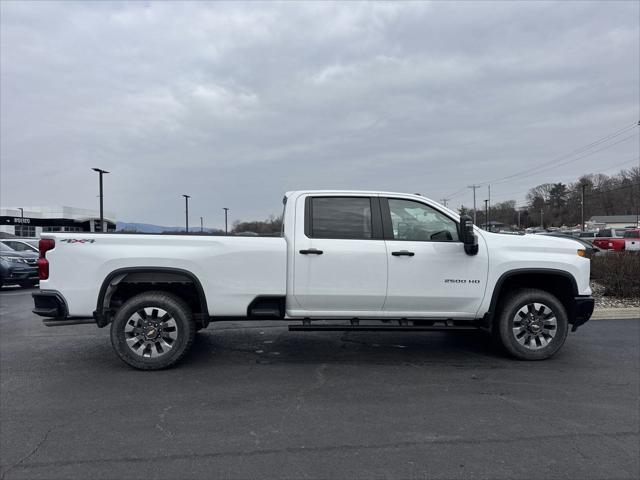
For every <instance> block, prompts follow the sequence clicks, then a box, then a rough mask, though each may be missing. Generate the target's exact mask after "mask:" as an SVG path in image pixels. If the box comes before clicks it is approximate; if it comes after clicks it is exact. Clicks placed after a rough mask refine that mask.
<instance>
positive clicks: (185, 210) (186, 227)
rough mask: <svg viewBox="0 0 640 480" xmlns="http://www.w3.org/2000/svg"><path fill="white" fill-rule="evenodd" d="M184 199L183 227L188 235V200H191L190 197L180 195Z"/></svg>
mask: <svg viewBox="0 0 640 480" xmlns="http://www.w3.org/2000/svg"><path fill="white" fill-rule="evenodd" d="M182 196H183V197H184V207H185V209H184V226H185V231H186V232H187V233H189V199H190V198H191V195H184V194H183V195H182Z"/></svg>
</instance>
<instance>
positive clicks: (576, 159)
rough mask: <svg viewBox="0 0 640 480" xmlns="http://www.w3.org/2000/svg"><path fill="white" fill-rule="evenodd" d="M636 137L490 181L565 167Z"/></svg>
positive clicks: (505, 180)
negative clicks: (562, 160) (553, 163)
mask: <svg viewBox="0 0 640 480" xmlns="http://www.w3.org/2000/svg"><path fill="white" fill-rule="evenodd" d="M634 137H635V134H631V135H629V136H628V137H624V138H623V139H621V140H618V141H617V142H614V143H610V144H609V145H605V146H604V147H602V148H599V149H597V150H593V151H591V152H588V153H585V154H584V155H581V156H579V157H575V158H571V159H569V160H565V161H564V162H560V163H556V164H555V165H549V166H547V167H542V168H540V167H535V168H532V169H530V170H527V171H524V172H521V173H518V174H514V175H510V176H508V177H503V178H502V179H501V180H495V181H492V182H490V183H492V184H497V183H504V182H507V181H509V180H512V179H513V178H515V177H519V176H521V175H526V174H528V173H533V172H536V174H538V173H543V172H548V171H549V170H553V169H556V168H558V167H563V166H565V165H568V164H570V163H573V162H577V161H578V160H582V159H583V158H586V157H589V156H591V155H594V154H596V153H598V152H602V151H603V150H606V149H607V148H611V147H613V146H615V145H618V144H620V143H623V142H626V141H627V140H629V139H631V138H634ZM486 183H489V182H484V183H482V185H485V184H486Z"/></svg>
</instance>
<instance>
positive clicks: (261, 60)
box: [0, 2, 640, 226]
mask: <svg viewBox="0 0 640 480" xmlns="http://www.w3.org/2000/svg"><path fill="white" fill-rule="evenodd" d="M0 8H1V14H2V15H1V22H2V23H1V27H2V29H1V33H0V34H1V38H0V40H1V44H0V48H1V50H0V53H1V58H0V60H1V77H0V81H1V84H0V87H1V90H0V93H1V100H2V101H1V105H0V115H1V117H0V120H1V123H0V134H1V140H2V142H1V144H0V149H1V160H2V164H1V170H2V180H1V184H0V186H1V187H2V188H1V190H2V191H1V200H2V204H3V205H30V204H31V205H40V204H68V205H74V206H78V207H89V208H91V207H94V206H95V205H96V204H97V200H96V184H97V179H96V178H95V174H94V173H93V172H91V171H90V170H89V168H90V167H92V166H100V167H102V168H105V169H107V170H110V171H112V172H113V173H112V174H110V175H109V176H108V177H107V179H106V207H107V209H108V210H113V211H115V212H116V214H117V216H118V218H119V219H121V220H129V221H147V222H154V223H160V224H165V225H179V224H181V223H182V215H183V212H182V208H183V204H182V201H181V197H180V196H179V195H180V194H181V193H190V194H191V195H192V196H193V198H192V203H191V205H192V207H191V211H192V212H193V215H194V217H197V216H200V215H203V216H204V217H205V219H206V223H208V224H210V225H212V226H219V225H221V222H222V218H223V216H222V210H221V207H223V206H228V207H230V208H231V214H232V218H234V219H235V218H238V217H240V218H242V219H253V218H260V217H265V216H266V215H268V214H270V213H278V212H279V211H280V208H281V206H280V199H281V194H282V193H283V192H284V191H285V190H292V189H297V188H374V189H385V190H400V191H409V192H418V191H419V192H422V193H424V194H426V195H428V196H430V197H432V198H436V199H437V198H442V197H443V196H446V195H447V194H450V193H452V192H454V191H456V190H458V189H459V188H461V187H463V186H465V185H467V184H470V183H472V182H478V181H484V180H489V179H492V178H497V177H501V176H504V175H508V174H510V173H513V172H517V171H520V170H524V169H526V168H528V167H530V166H535V165H536V164H537V163H541V162H544V161H548V160H549V159H551V158H554V157H555V156H558V155H560V154H563V153H566V152H569V151H571V150H573V149H574V148H576V147H578V146H581V145H584V144H586V143H589V142H591V141H593V140H595V139H597V138H599V137H602V136H604V135H606V134H607V133H610V132H612V131H614V130H617V129H619V128H621V127H623V126H625V125H629V124H632V123H634V122H636V121H637V120H638V118H639V117H640V112H639V104H640V99H639V92H638V89H639V87H638V85H639V84H640V77H639V73H638V69H639V64H638V62H639V60H638V59H639V56H640V51H639V46H638V45H639V42H640V39H639V7H638V3H637V2H602V3H596V2H584V3H582V2H558V3H555V2H553V3H550V2H535V3H534V2H530V3H523V2H496V3H480V2H473V3H471V2H465V3H450V2H446V3H445V2H436V3H413V2H407V3H324V2H323V3H308V2H306V3H299V4H292V3H284V4H274V3H256V2H252V3H213V2H212V3H208V2H196V3H182V2H180V3H168V2H157V3H146V2H144V3H143V2H133V3H120V2H118V3H108V2H91V3H89V2H87V3H60V4H58V3H53V2H35V3H26V2H2V3H1V4H0ZM638 148H639V147H638V138H637V136H636V137H635V138H632V139H630V140H629V141H626V142H623V143H621V144H619V145H617V146H616V147H613V148H611V149H607V150H605V151H603V152H600V153H598V154H595V155H593V156H590V157H587V158H585V159H583V160H580V161H578V162H575V163H574V164H570V165H567V166H564V167H560V168H558V169H556V170H552V171H550V172H541V173H540V174H539V175H536V174H533V175H528V176H526V177H524V178H518V179H515V180H514V181H513V182H508V183H506V184H499V185H495V187H494V188H493V192H492V193H493V196H494V198H495V199H497V200H504V199H507V198H509V197H513V198H517V199H522V198H524V193H525V191H524V190H526V188H527V187H529V186H533V185H535V184H537V183H542V182H545V181H554V180H555V181H569V180H572V179H574V178H575V177H576V176H577V175H579V174H582V173H587V172H605V173H613V170H615V168H613V167H614V166H616V165H619V164H623V163H624V162H625V161H626V160H628V161H629V162H630V163H629V164H628V165H626V166H628V167H629V166H633V163H632V161H633V159H634V158H635V157H637V156H638V153H639V152H638ZM636 164H637V162H636ZM623 166H625V165H623ZM501 194H502V196H503V198H501ZM480 195H481V196H482V194H480ZM470 198H471V195H470V192H465V193H464V194H461V195H458V196H457V197H456V198H455V199H454V201H453V202H452V204H453V205H458V204H459V203H460V202H464V203H465V204H467V205H468V204H470Z"/></svg>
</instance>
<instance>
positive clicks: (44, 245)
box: [38, 238, 56, 280]
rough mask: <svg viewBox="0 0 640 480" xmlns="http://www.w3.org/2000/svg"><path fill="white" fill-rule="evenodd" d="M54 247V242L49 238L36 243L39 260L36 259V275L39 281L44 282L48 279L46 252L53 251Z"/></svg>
mask: <svg viewBox="0 0 640 480" xmlns="http://www.w3.org/2000/svg"><path fill="white" fill-rule="evenodd" d="M55 246H56V241H55V240H52V239H50V238H42V239H40V242H39V243H38V248H39V250H40V258H38V275H39V277H40V280H46V279H47V278H49V261H48V260H47V258H46V257H47V252H48V251H49V250H53V248H54V247H55Z"/></svg>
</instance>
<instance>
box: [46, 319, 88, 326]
mask: <svg viewBox="0 0 640 480" xmlns="http://www.w3.org/2000/svg"><path fill="white" fill-rule="evenodd" d="M42 323H43V324H44V325H45V326H46V327H64V326H67V325H84V324H89V323H92V324H94V325H95V324H96V320H95V319H94V318H73V319H72V318H70V319H68V320H55V319H53V318H52V319H51V320H43V321H42Z"/></svg>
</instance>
